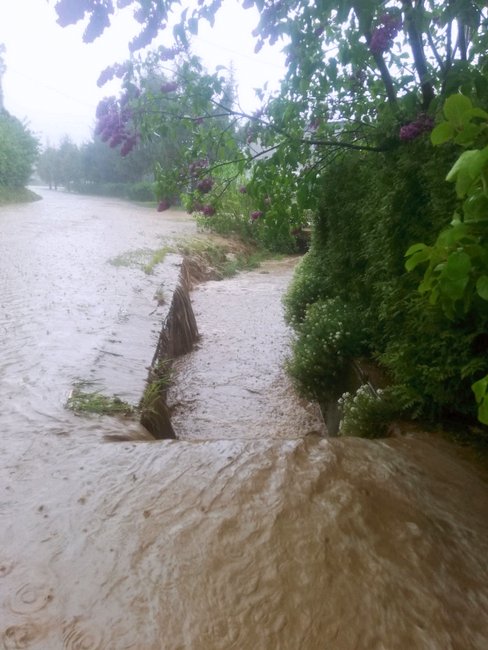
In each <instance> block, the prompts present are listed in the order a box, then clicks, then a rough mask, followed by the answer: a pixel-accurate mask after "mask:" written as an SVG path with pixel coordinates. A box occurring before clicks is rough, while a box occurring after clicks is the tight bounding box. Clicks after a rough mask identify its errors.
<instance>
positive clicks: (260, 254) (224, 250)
mask: <svg viewBox="0 0 488 650" xmlns="http://www.w3.org/2000/svg"><path fill="white" fill-rule="evenodd" d="M175 252H178V253H180V254H181V255H185V256H187V257H190V258H195V257H196V258H200V259H201V260H202V261H203V262H204V263H205V264H207V265H209V266H211V267H212V268H214V269H215V270H216V271H217V273H218V274H219V275H220V276H221V277H223V278H230V277H232V276H234V275H236V274H237V273H239V271H251V270H253V269H256V268H258V267H259V266H260V265H261V263H262V262H264V261H265V260H269V259H275V258H276V257H277V255H276V254H274V253H271V252H269V251H266V250H264V249H261V248H257V247H256V246H254V245H249V244H246V243H244V242H242V241H240V240H237V239H223V238H219V239H218V240H217V241H216V240H215V239H213V238H209V237H195V238H194V239H190V240H182V241H180V242H178V243H177V244H176V247H175ZM281 257H282V256H281Z"/></svg>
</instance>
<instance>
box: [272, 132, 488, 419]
mask: <svg viewBox="0 0 488 650" xmlns="http://www.w3.org/2000/svg"><path fill="white" fill-rule="evenodd" d="M456 157H457V153H456V152H455V150H454V149H453V148H450V147H446V148H442V149H435V148H433V147H432V146H431V145H430V142H429V141H428V138H427V137H420V138H417V139H416V140H415V141H413V142H411V143H409V144H406V145H402V146H399V147H397V148H396V149H394V150H392V151H390V152H387V153H384V154H375V153H345V154H343V155H341V156H340V157H338V158H336V160H335V162H334V163H333V164H332V165H330V166H329V167H328V169H327V170H326V171H325V173H324V176H323V194H322V197H321V200H320V208H319V210H318V213H317V215H316V218H315V222H314V233H313V238H312V246H311V250H310V252H309V253H308V254H307V255H306V257H305V258H304V260H303V261H302V263H301V264H300V266H299V268H298V270H297V273H296V276H295V278H294V281H293V283H292V285H291V287H290V290H289V292H288V295H287V296H286V298H285V307H286V314H287V318H288V321H289V322H291V323H292V324H293V325H294V326H295V328H296V332H297V340H296V342H295V345H294V349H293V358H292V359H291V361H290V368H291V369H292V374H293V375H294V376H295V377H296V379H297V381H298V384H299V386H301V387H302V389H305V392H307V385H306V383H304V380H303V379H302V378H301V377H302V375H303V376H305V375H307V374H308V375H309V376H310V379H309V380H307V382H309V383H310V385H315V386H316V387H318V389H319V391H323V392H324V393H325V394H330V392H331V383H332V382H333V381H334V377H336V376H337V375H338V374H340V372H341V371H342V368H343V366H344V356H345V355H346V353H347V354H349V355H350V356H354V355H355V354H356V353H357V350H358V349H357V348H355V347H354V346H352V347H351V349H346V350H345V349H344V346H343V336H344V334H345V332H346V331H349V330H350V328H351V327H353V328H354V331H355V335H354V339H355V341H358V342H360V343H361V345H360V348H361V350H360V351H361V353H363V354H364V353H367V354H368V355H369V356H370V357H373V358H376V359H378V360H379V361H380V362H381V364H382V365H383V367H384V368H385V369H386V370H387V372H388V374H389V376H390V378H391V381H392V383H393V385H395V386H396V387H397V389H398V390H397V392H398V394H402V396H403V397H402V403H404V404H408V405H409V406H410V407H411V408H412V409H415V412H417V413H419V414H422V415H423V416H431V417H434V416H435V417H437V416H442V415H446V414H448V413H452V412H456V413H463V414H467V415H473V416H474V415H475V403H474V400H473V397H472V391H471V388H470V385H471V383H472V382H473V381H474V380H475V379H476V378H477V377H479V376H480V374H481V373H483V372H487V371H488V355H487V354H486V351H487V340H486V339H487V337H486V335H485V334H484V332H486V331H487V329H488V328H487V326H488V322H486V321H483V322H481V321H480V320H479V319H478V320H477V321H476V322H475V321H473V320H470V319H464V320H457V321H455V322H449V321H448V320H447V319H446V318H445V317H444V315H443V314H442V312H441V310H440V308H438V307H436V306H431V305H429V304H428V303H427V302H426V300H425V299H424V297H423V296H421V295H420V294H419V293H418V291H417V287H418V283H419V278H420V272H419V273H418V274H416V273H407V272H406V271H405V266H404V264H405V252H406V250H407V249H408V247H409V246H410V245H412V244H413V243H415V242H418V241H424V242H426V243H432V242H433V241H434V240H435V238H436V237H437V234H438V232H439V231H440V230H441V229H442V228H443V227H445V226H446V225H447V224H448V223H449V222H450V220H451V218H452V213H453V211H454V209H455V208H456V197H455V194H454V192H453V191H452V187H451V186H450V185H449V184H448V183H446V182H445V176H446V174H447V172H448V170H449V169H450V167H451V166H452V163H453V162H454V160H455V158H456ZM331 300H333V301H337V300H340V301H341V303H342V304H343V305H344V310H345V311H346V312H347V313H348V314H351V317H350V318H351V320H352V321H353V326H351V325H350V324H349V323H348V325H347V329H344V330H343V331H342V330H341V334H340V337H338V339H337V341H338V344H337V345H335V343H334V340H332V341H331V340H330V338H327V341H328V343H327V346H326V347H325V348H324V342H323V340H324V339H323V337H321V336H314V334H313V332H317V331H322V332H328V331H329V328H331V329H334V327H335V328H336V330H337V329H338V328H337V327H336V326H337V322H334V320H333V321H332V323H333V324H330V325H329V324H326V323H322V322H321V319H328V318H330V316H329V314H328V313H326V312H324V311H321V310H322V309H323V307H322V306H323V305H324V304H329V301H331ZM312 316H313V318H314V328H315V329H314V330H313V332H312V331H310V326H309V321H310V319H311V317H312ZM317 320H318V322H315V321H317ZM334 351H335V353H336V354H334ZM334 364H335V368H333V367H332V366H334ZM460 377H462V379H461V380H460ZM339 389H340V387H338V390H339ZM319 398H320V395H319Z"/></svg>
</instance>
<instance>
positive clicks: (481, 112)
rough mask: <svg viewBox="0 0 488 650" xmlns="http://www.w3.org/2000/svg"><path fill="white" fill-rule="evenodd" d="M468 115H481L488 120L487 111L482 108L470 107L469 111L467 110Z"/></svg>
mask: <svg viewBox="0 0 488 650" xmlns="http://www.w3.org/2000/svg"><path fill="white" fill-rule="evenodd" d="M468 115H469V117H482V118H484V119H485V120H488V113H487V112H486V111H484V110H483V109H482V108H472V109H471V110H470V111H468Z"/></svg>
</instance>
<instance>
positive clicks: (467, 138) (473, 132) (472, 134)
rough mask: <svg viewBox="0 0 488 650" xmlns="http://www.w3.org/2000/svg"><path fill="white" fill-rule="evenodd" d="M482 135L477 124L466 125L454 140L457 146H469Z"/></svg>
mask: <svg viewBox="0 0 488 650" xmlns="http://www.w3.org/2000/svg"><path fill="white" fill-rule="evenodd" d="M479 133H480V127H479V126H477V125H476V124H465V125H464V126H463V127H462V129H461V130H460V131H459V132H458V134H457V135H456V137H455V138H454V142H455V143H456V144H460V145H461V146H467V145H470V144H472V143H473V142H474V141H475V140H476V138H477V137H478V135H479Z"/></svg>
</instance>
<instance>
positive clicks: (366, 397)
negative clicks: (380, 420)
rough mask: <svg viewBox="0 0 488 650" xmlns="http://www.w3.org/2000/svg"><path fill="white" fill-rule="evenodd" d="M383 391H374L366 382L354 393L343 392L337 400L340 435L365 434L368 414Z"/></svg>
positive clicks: (378, 400)
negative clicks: (340, 414)
mask: <svg viewBox="0 0 488 650" xmlns="http://www.w3.org/2000/svg"><path fill="white" fill-rule="evenodd" d="M383 394H384V391H383V390H382V389H378V390H377V391H376V392H374V391H373V390H372V388H371V387H370V386H369V385H368V384H363V385H362V386H360V387H359V388H358V389H357V391H356V392H355V393H354V394H351V393H349V392H345V393H343V395H341V397H340V398H339V400H338V405H339V409H340V411H341V413H342V420H341V426H340V433H341V434H342V435H366V434H365V432H364V429H365V427H367V426H368V415H369V413H370V412H371V407H372V406H373V405H374V404H378V403H380V402H381V400H382V397H383Z"/></svg>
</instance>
